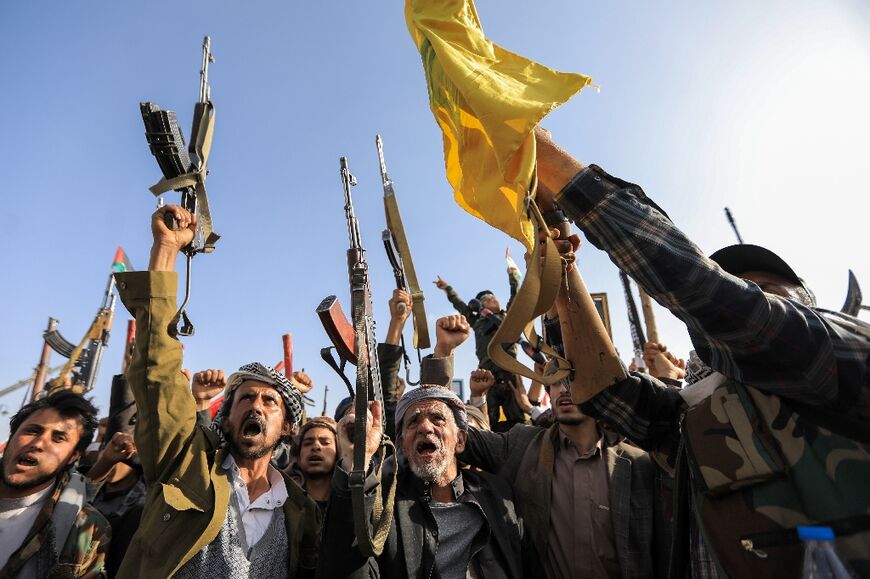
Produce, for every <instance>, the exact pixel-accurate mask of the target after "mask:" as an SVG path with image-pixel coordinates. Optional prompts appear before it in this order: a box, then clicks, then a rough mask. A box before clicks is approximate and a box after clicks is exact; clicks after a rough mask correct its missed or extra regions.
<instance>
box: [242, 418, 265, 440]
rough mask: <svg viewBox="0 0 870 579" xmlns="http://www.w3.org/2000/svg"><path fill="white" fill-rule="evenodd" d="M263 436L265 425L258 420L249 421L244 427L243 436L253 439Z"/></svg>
mask: <svg viewBox="0 0 870 579" xmlns="http://www.w3.org/2000/svg"><path fill="white" fill-rule="evenodd" d="M261 434H263V425H262V424H260V423H259V422H258V421H257V420H248V421H247V422H245V424H244V425H243V426H242V436H245V437H249V438H253V437H255V436H260V435H261Z"/></svg>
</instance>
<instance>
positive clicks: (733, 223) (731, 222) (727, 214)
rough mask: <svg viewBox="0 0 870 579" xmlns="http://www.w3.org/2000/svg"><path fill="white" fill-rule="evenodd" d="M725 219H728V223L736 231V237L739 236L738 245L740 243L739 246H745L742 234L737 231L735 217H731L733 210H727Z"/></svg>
mask: <svg viewBox="0 0 870 579" xmlns="http://www.w3.org/2000/svg"><path fill="white" fill-rule="evenodd" d="M725 217H727V218H728V223H730V224H731V229H733V230H734V235H736V236H737V243H739V244H741V245H742V244H743V238H742V237H741V236H740V232H739V231H737V222H736V221H734V216H733V215H731V210H730V209H728V208H727V207H726V208H725Z"/></svg>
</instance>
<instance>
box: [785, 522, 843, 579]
mask: <svg viewBox="0 0 870 579" xmlns="http://www.w3.org/2000/svg"><path fill="white" fill-rule="evenodd" d="M797 531H798V537H800V540H801V541H803V543H804V569H803V574H802V575H801V576H802V577H803V579H851V577H852V576H851V575H850V574H849V572H848V571H847V570H846V566H845V565H844V564H843V562H842V561H841V560H840V557H838V556H837V552H836V551H835V550H834V530H833V529H831V528H830V527H798V528H797Z"/></svg>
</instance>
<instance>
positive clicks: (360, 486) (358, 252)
mask: <svg viewBox="0 0 870 579" xmlns="http://www.w3.org/2000/svg"><path fill="white" fill-rule="evenodd" d="M339 166H340V171H341V184H342V188H343V189H344V213H345V217H346V219H347V233H348V240H349V247H348V250H347V271H348V281H349V284H350V299H351V320H352V324H353V325H352V328H353V341H352V343H353V352H352V354H351V352H347V351H346V350H347V349H348V348H347V340H346V337H347V327H346V325H344V326H343V327H342V319H343V318H344V316H343V314H342V313H341V308H340V307H339V306H338V301H337V299H336V298H335V296H329V297H328V298H326V299H325V300H324V301H323V302H322V303H321V305H320V306H319V307H318V315H319V316H320V319H321V321H322V322H323V324H324V328H326V331H327V334H328V335H329V337H330V339H331V340H332V342H333V344H335V346H336V349H338V350H339V352H340V353H341V354H342V356H341V357H342V368H343V367H344V364H345V363H346V362H351V363H354V362H355V363H356V388H355V391H354V393H353V395H354V412H355V415H356V421H355V423H354V428H353V443H354V450H353V461H354V465H353V470H352V471H351V472H350V475H349V477H348V486H349V487H350V491H351V500H352V504H353V524H354V531H355V533H356V538H357V543H358V545H359V550H360V552H361V553H362V554H363V556H366V557H373V556H378V555H380V554H381V552H382V551H383V548H384V542H385V541H386V538H387V534H388V532H389V528H390V524H391V522H392V518H393V503H394V501H393V499H394V496H395V491H396V475H395V474H394V475H393V480H392V481H391V483H390V490H389V493H388V496H387V499H386V502H384V501H383V498H382V495H381V493H375V501H374V505H373V507H372V512H371V516H369V514H368V513H367V512H366V500H365V499H366V497H365V490H364V484H365V478H366V468H367V467H368V465H367V464H366V460H365V451H366V434H367V432H366V431H367V429H368V424H367V414H368V402H369V399H370V398H371V399H372V400H375V401H379V402H380V403H381V405H382V407H383V403H384V392H383V388H382V385H381V373H380V368H379V365H378V351H377V339H376V337H375V321H374V319H373V317H372V296H371V287H370V285H369V272H368V263H367V262H366V253H365V249H364V248H363V245H362V240H361V238H360V233H359V222H358V221H357V218H356V215H355V214H354V209H353V199H352V197H351V188H352V187H353V186H354V185H356V178H355V177H354V176H353V175H352V174H351V172H350V169H349V168H348V164H347V158H345V157H341V159H340V160H339ZM342 333H344V336H342ZM325 350H327V351H328V350H329V348H325ZM342 350H344V352H342ZM321 354H322V353H321ZM341 375H342V376H344V373H343V372H341ZM345 381H346V382H347V383H348V384H349V381H347V379H346V377H345ZM392 446H393V445H392V443H391V442H390V440H389V438H388V437H387V436H384V437H383V441H382V444H381V447H380V449H379V451H378V452H379V454H380V456H379V457H378V458H377V459H376V464H377V465H378V466H377V467H376V468H377V473H376V474H377V476H378V477H379V478H380V476H381V473H382V470H381V469H382V467H383V464H384V459H385V458H386V450H387V447H392ZM396 472H397V469H396ZM370 523H371V524H372V526H373V529H370V528H369V524H370Z"/></svg>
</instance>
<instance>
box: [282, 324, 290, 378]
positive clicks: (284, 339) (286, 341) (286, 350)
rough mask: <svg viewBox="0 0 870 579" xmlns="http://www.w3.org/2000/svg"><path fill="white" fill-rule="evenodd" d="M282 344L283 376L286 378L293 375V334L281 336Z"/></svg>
mask: <svg viewBox="0 0 870 579" xmlns="http://www.w3.org/2000/svg"><path fill="white" fill-rule="evenodd" d="M281 341H282V342H283V344H284V375H285V376H287V377H288V378H289V377H290V376H292V375H293V334H284V335H283V336H281Z"/></svg>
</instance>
